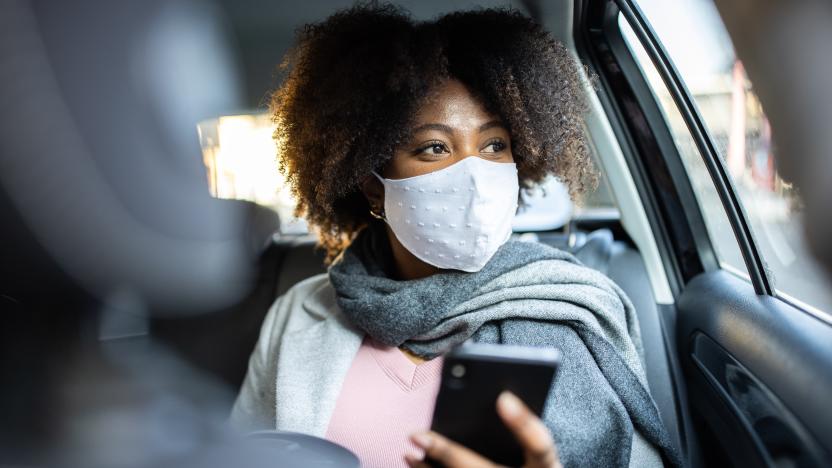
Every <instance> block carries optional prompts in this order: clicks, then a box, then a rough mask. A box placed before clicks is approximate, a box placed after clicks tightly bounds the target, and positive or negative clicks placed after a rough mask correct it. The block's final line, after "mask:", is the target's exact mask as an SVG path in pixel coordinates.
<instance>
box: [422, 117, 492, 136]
mask: <svg viewBox="0 0 832 468" xmlns="http://www.w3.org/2000/svg"><path fill="white" fill-rule="evenodd" d="M494 127H501V128H506V126H505V125H504V124H503V123H502V122H500V121H499V120H492V121H490V122H486V123H484V124H482V125H480V130H479V131H480V132H484V131H486V130H488V129H491V128H494ZM425 130H437V131H440V132H444V133H447V134H448V135H453V134H454V129H453V128H451V127H449V126H447V125H445V124H440V123H428V124H424V125H419V126H418V127H416V128H414V129H413V130H412V131H411V133H418V132H423V131H425Z"/></svg>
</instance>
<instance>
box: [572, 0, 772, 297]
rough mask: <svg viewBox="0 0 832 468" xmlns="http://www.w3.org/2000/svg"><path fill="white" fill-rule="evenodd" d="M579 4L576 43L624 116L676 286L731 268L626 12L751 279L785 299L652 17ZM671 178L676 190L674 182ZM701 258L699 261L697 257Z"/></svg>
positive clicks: (628, 3)
mask: <svg viewBox="0 0 832 468" xmlns="http://www.w3.org/2000/svg"><path fill="white" fill-rule="evenodd" d="M578 4H579V8H576V24H578V25H582V26H579V27H580V30H579V34H578V35H577V36H576V39H577V40H576V46H577V48H578V50H579V53H581V54H582V55H583V57H584V58H585V59H586V60H585V61H586V63H587V64H588V66H590V67H591V68H593V69H594V71H595V73H596V74H597V75H598V77H599V86H598V94H599V96H601V97H602V98H601V101H602V104H603V105H604V107H605V108H606V110H607V112H608V113H609V114H610V116H611V120H613V121H616V125H615V130H616V133H617V134H618V137H619V139H620V140H621V142H622V143H623V145H622V146H624V147H627V151H626V153H629V154H628V162H629V163H630V165H631V168H632V169H633V172H634V176H636V175H637V176H638V177H640V178H641V179H642V180H637V185H638V186H639V187H640V190H641V191H642V192H643V193H642V197H643V199H644V200H645V205H646V206H647V207H650V208H652V209H651V210H649V211H652V216H651V218H652V219H651V223H652V224H653V225H654V228H656V231H657V232H658V233H661V236H659V237H662V238H664V242H663V244H664V246H663V247H664V250H665V252H666V253H668V254H672V255H671V256H672V257H674V258H673V259H672V261H670V262H669V264H668V265H667V266H666V268H667V269H668V275H669V276H673V277H675V278H676V279H677V281H676V284H675V285H674V288H673V289H674V291H675V292H678V291H680V290H681V288H682V287H683V286H684V285H685V284H686V283H687V282H688V281H690V280H691V279H692V278H693V277H695V276H696V275H697V274H698V273H701V272H703V271H712V270H724V268H723V266H721V265H720V264H719V262H718V261H717V257H716V254H715V252H714V249H713V246H712V244H711V240H710V236H709V234H708V232H707V229H706V227H705V223H704V219H703V217H702V212H701V209H700V206H699V204H698V202H697V199H696V197H695V195H694V193H693V189H692V187H691V182H690V180H689V179H688V175H687V171H686V169H685V167H684V166H683V163H682V161H681V157H680V155H679V153H678V150H677V148H676V146H675V143H674V141H673V137H672V134H671V132H670V128H669V124H668V122H667V121H666V120H665V118H664V115H663V113H662V111H661V107H660V104H659V103H658V102H657V100H656V97H655V95H654V93H653V90H652V87H651V86H650V84H649V83H648V82H647V78H646V77H645V76H644V74H643V72H642V71H641V68H640V66H639V64H638V62H637V60H636V58H635V57H634V56H633V54H632V53H631V51H630V49H629V46H628V45H627V44H626V42H625V39H624V37H623V34H622V31H621V29H620V27H619V24H618V15H619V13H620V14H621V15H622V16H623V17H624V19H625V20H626V21H627V22H628V23H629V25H630V27H631V28H632V29H633V31H634V32H635V34H636V37H637V38H638V40H639V42H640V43H641V45H642V47H643V48H644V50H645V51H646V52H647V55H648V56H649V57H650V60H651V61H652V63H653V66H655V67H656V70H657V72H658V74H659V76H660V77H661V78H662V81H663V82H664V84H665V86H666V87H667V89H668V91H669V92H670V95H671V97H672V99H673V101H674V104H675V105H676V106H677V109H678V110H679V112H680V114H681V116H682V118H683V120H684V122H685V124H686V126H687V128H688V130H689V131H690V133H691V137H692V139H693V142H694V144H695V145H696V148H697V150H698V151H699V153H700V155H701V156H702V160H703V162H704V164H705V167H706V169H707V170H708V173H709V175H710V178H711V181H712V183H713V184H714V188H715V190H716V192H717V194H718V196H719V199H720V201H721V203H722V205H723V208H724V209H725V213H726V216H727V218H728V221H729V222H730V224H731V229H732V231H733V233H734V237H735V239H736V241H737V244H738V246H739V249H740V252H741V253H742V256H743V260H744V261H745V265H746V268H747V270H748V278H747V279H749V280H750V282H751V284H752V285H753V287H754V290H755V292H756V293H757V294H760V295H769V296H774V297H777V294H775V291H774V289H773V287H772V284H771V281H770V279H769V277H768V274H767V272H766V269H765V263H764V260H763V257H762V255H761V254H760V252H759V250H758V248H757V244H756V242H755V239H754V234H753V232H752V230H751V226H750V223H749V221H748V219H747V216H746V214H745V211H744V208H743V205H742V203H741V201H740V199H739V196H738V193H737V191H736V188H735V186H734V184H733V181H732V180H731V177H730V175H729V174H728V172H727V169H726V167H725V164H724V162H723V161H722V159H721V158H720V157H719V153H718V151H717V149H716V148H717V147H716V145H715V143H714V141H713V138H712V137H711V135H710V134H709V132H708V130H707V127H706V126H705V123H704V120H703V118H702V116H701V114H700V112H699V109H698V107H697V105H696V102H695V100H694V98H693V97H692V96H691V94H690V92H689V91H688V89H687V87H686V85H685V83H684V81H683V80H682V79H681V77H680V75H679V74H678V71H677V70H676V68H675V66H674V65H673V62H672V61H671V60H670V58H669V56H668V54H667V52H666V51H665V50H664V47H663V46H662V44H661V42H660V41H659V40H658V38H657V36H656V34H655V32H654V31H653V29H652V27H651V26H650V24H649V22H648V21H647V20H646V17H645V16H644V14H643V13H642V12H641V10H640V9H639V7H638V6H637V5H636V4H635V2H634V1H633V0H587V1H586V2H578ZM576 6H578V5H576ZM642 158H644V159H646V161H644V160H642ZM647 164H649V165H650V167H649V170H648V169H647ZM668 181H669V182H671V185H672V186H673V187H672V188H670V187H668V186H667V185H668ZM681 224H684V226H680V225H681ZM665 252H663V254H664V253H665ZM694 255H695V256H696V257H697V258H696V260H698V261H695V260H694V259H692V258H691V257H692V256H694Z"/></svg>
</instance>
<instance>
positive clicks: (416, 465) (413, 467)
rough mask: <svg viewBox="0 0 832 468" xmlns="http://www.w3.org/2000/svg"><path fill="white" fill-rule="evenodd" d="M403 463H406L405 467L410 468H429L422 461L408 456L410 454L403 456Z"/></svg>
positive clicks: (429, 467)
mask: <svg viewBox="0 0 832 468" xmlns="http://www.w3.org/2000/svg"><path fill="white" fill-rule="evenodd" d="M404 461H405V463H407V466H409V467H410V468H431V466H430V465H428V464H427V463H425V462H423V461H422V460H419V459H418V458H416V457H415V456H414V455H410V454H407V455H405V456H404Z"/></svg>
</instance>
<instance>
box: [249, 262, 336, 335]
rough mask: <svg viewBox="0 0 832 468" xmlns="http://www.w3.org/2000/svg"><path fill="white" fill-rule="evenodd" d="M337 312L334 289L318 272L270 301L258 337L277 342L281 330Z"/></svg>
mask: <svg viewBox="0 0 832 468" xmlns="http://www.w3.org/2000/svg"><path fill="white" fill-rule="evenodd" d="M337 313H338V304H337V302H336V300H335V289H334V288H333V287H332V284H331V283H330V282H329V276H328V275H327V274H326V273H321V274H318V275H315V276H312V277H309V278H307V279H305V280H303V281H301V282H299V283H297V284H295V285H294V286H292V287H291V288H289V290H288V291H286V293H285V294H283V295H282V296H280V297H278V298H277V299H276V300H275V301H274V303H273V304H272V306H271V308H270V309H269V312H268V314H267V315H266V318H265V320H264V322H263V329H262V331H261V340H262V339H264V338H265V337H268V341H271V342H275V341H279V337H280V336H282V335H283V334H285V333H291V332H292V331H293V330H299V329H303V328H306V327H307V326H309V325H311V324H312V323H314V322H317V321H319V320H322V319H325V318H327V317H328V316H330V315H335V314H337Z"/></svg>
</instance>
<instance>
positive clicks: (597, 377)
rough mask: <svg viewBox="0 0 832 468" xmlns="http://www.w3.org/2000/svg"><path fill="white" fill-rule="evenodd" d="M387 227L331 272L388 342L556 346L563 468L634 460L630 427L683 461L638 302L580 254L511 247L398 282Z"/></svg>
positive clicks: (355, 317)
mask: <svg viewBox="0 0 832 468" xmlns="http://www.w3.org/2000/svg"><path fill="white" fill-rule="evenodd" d="M391 262H392V252H391V251H390V246H389V242H388V240H387V234H386V232H385V230H384V226H383V225H382V224H375V225H372V226H371V227H370V228H368V229H365V230H364V231H363V232H362V233H361V234H359V236H358V237H357V238H356V240H355V241H354V242H353V244H352V245H351V246H350V247H349V248H348V249H347V250H346V251H345V252H344V254H343V256H342V258H341V259H340V261H339V262H337V263H336V264H335V265H333V266H332V267H331V268H330V270H329V278H330V281H331V283H332V285H333V286H334V288H335V291H336V294H337V298H338V305H339V306H340V308H341V310H342V311H343V313H344V314H345V315H346V317H348V318H349V319H350V320H351V321H352V323H353V324H354V325H355V326H357V327H358V328H359V329H361V330H363V331H364V332H365V333H367V334H368V335H370V336H372V337H373V338H374V339H375V340H377V341H379V342H381V343H384V344H386V345H388V346H400V347H402V348H405V349H407V350H408V351H410V352H412V353H414V354H416V355H418V356H421V357H424V358H427V359H431V358H434V357H436V356H438V355H440V354H444V353H445V352H447V351H448V350H450V349H451V348H452V347H454V346H456V345H458V344H460V343H462V342H464V341H466V340H468V339H472V340H473V341H477V342H488V343H505V344H516V345H525V346H555V347H557V348H559V349H560V351H561V353H562V356H563V363H562V365H561V368H560V369H559V371H558V378H557V379H556V384H555V385H553V387H552V389H551V390H550V392H549V397H548V399H547V403H546V406H545V409H544V412H543V420H544V422H545V423H546V425H547V426H548V427H549V429H550V430H551V431H552V434H553V436H554V438H555V440H556V441H557V443H558V450H559V453H560V457H561V461H562V462H563V464H564V466H569V467H573V466H574V467H577V466H617V467H626V466H628V463H629V460H630V449H631V441H632V437H633V428H634V427H635V428H637V429H638V430H639V432H640V433H641V434H642V435H643V436H644V437H645V438H646V439H647V441H649V442H650V443H652V444H653V445H655V446H656V447H657V448H658V449H659V450H660V451H661V452H662V457H663V459H664V463H665V464H666V465H672V466H681V464H680V463H679V458H678V455H677V454H676V452H675V449H674V448H673V447H672V445H671V444H670V439H669V437H668V435H667V432H666V430H665V428H664V426H663V425H662V422H661V419H660V418H659V413H658V410H657V409H656V406H655V403H654V402H653V399H652V397H651V396H650V393H649V391H648V390H647V378H646V376H645V374H644V369H643V367H642V359H641V355H642V350H641V336H640V332H639V328H638V320H637V317H636V313H635V310H634V309H633V306H632V304H631V303H630V300H629V299H628V298H627V296H626V295H625V294H624V292H623V291H622V290H621V289H620V288H619V287H618V286H617V285H616V284H615V283H613V282H612V281H611V280H610V279H609V278H607V277H606V276H604V275H602V274H601V273H599V272H597V271H595V270H592V269H589V268H587V267H584V266H583V265H581V264H580V262H579V261H578V260H577V259H575V258H574V257H573V256H572V255H570V254H568V253H566V252H563V251H561V250H558V249H554V248H552V247H549V246H546V245H543V244H538V243H529V242H508V243H506V244H505V245H503V246H502V247H500V249H499V250H498V251H497V253H496V254H495V255H494V257H492V258H491V260H490V261H489V262H488V263H487V264H486V265H485V267H484V268H483V269H482V270H480V271H478V272H476V273H464V272H457V271H441V272H439V273H436V274H434V275H431V276H429V277H426V278H422V279H417V280H410V281H399V280H396V279H392V277H391V275H390V272H391V271H392V263H391Z"/></svg>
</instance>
